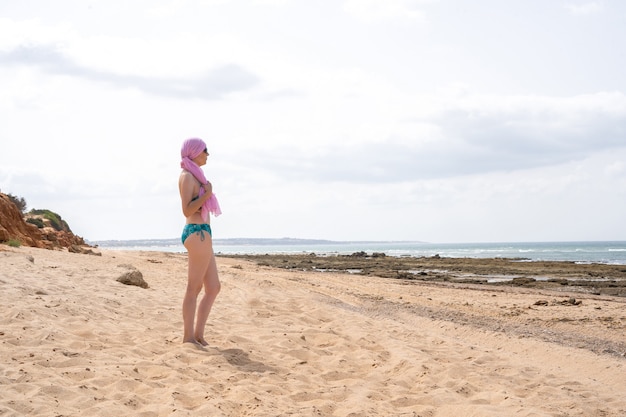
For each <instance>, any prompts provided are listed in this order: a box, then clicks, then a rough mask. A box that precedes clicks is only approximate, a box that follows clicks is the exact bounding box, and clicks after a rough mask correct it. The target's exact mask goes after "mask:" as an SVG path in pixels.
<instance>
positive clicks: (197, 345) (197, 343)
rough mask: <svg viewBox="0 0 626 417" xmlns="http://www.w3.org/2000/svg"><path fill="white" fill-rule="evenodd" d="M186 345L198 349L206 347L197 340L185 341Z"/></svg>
mask: <svg viewBox="0 0 626 417" xmlns="http://www.w3.org/2000/svg"><path fill="white" fill-rule="evenodd" d="M184 344H192V345H194V346H196V347H200V348H203V347H204V346H206V345H203V344H202V343H200V342H198V341H197V340H196V339H191V340H183V345H184Z"/></svg>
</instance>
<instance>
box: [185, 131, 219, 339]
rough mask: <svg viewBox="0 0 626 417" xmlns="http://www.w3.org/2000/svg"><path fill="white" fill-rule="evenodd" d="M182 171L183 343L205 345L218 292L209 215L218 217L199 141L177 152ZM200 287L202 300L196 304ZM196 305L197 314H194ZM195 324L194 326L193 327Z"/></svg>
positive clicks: (204, 149) (203, 148)
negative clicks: (184, 252)
mask: <svg viewBox="0 0 626 417" xmlns="http://www.w3.org/2000/svg"><path fill="white" fill-rule="evenodd" d="M180 155H181V162H180V166H181V168H182V169H183V171H182V172H181V173H180V178H179V179H178V189H179V191H180V199H181V202H182V208H183V214H184V215H185V217H186V219H187V220H186V222H185V228H184V229H183V235H182V241H183V245H184V246H185V248H186V249H187V253H188V272H187V274H188V275H187V291H186V292H185V298H184V299H183V323H184V334H183V343H194V344H197V345H200V346H206V345H208V343H207V341H206V339H205V338H204V327H205V325H206V321H207V319H208V317H209V313H210V312H211V307H212V306H213V302H214V301H215V298H216V297H217V294H218V293H219V292H220V280H219V277H218V275H217V265H216V263H215V254H214V253H213V240H212V235H211V225H210V213H213V214H214V215H215V216H219V215H220V214H221V211H220V207H219V204H218V202H217V198H216V197H215V194H213V186H212V185H211V183H210V182H208V181H207V180H206V178H205V177H204V173H203V172H202V169H201V168H200V167H201V166H203V165H205V164H206V161H207V158H208V156H209V152H208V151H207V147H206V144H205V143H204V141H203V140H202V139H197V138H192V139H187V140H186V141H184V142H183V146H182V148H181V151H180ZM202 287H204V296H203V297H202V299H201V300H200V302H199V303H197V299H198V295H199V294H200V291H201V290H202ZM196 305H197V311H196ZM194 321H195V326H194Z"/></svg>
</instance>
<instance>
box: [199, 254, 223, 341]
mask: <svg viewBox="0 0 626 417" xmlns="http://www.w3.org/2000/svg"><path fill="white" fill-rule="evenodd" d="M203 284H204V296H203V297H202V299H201V300H200V303H199V305H198V317H197V320H196V329H195V332H194V337H195V339H196V341H198V342H199V343H200V344H202V345H203V346H206V345H208V343H207V341H206V340H205V339H204V327H205V326H206V321H207V319H208V317H209V313H210V312H211V307H213V302H214V301H215V298H216V297H217V294H218V293H219V292H220V288H221V284H220V279H219V277H218V275H217V263H216V262H215V255H214V254H213V252H212V251H211V262H210V263H209V267H208V269H207V271H206V274H205V275H204V279H203Z"/></svg>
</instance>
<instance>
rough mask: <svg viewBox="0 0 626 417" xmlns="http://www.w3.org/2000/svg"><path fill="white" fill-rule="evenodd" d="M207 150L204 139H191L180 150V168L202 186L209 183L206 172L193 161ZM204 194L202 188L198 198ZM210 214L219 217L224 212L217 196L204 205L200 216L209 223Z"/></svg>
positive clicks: (213, 195) (212, 196) (213, 196)
mask: <svg viewBox="0 0 626 417" xmlns="http://www.w3.org/2000/svg"><path fill="white" fill-rule="evenodd" d="M205 149H206V144H205V143H204V141H203V140H202V139H197V138H191V139H187V140H186V141H184V142H183V146H182V148H181V149H180V157H181V161H180V167H181V168H182V169H184V170H186V171H189V172H191V174H192V175H193V176H194V177H195V178H196V179H197V180H198V181H200V184H207V183H208V181H207V179H206V177H205V176H204V172H202V169H200V167H199V166H198V164H196V163H195V162H193V161H192V159H193V158H195V157H197V156H198V155H200V154H201V153H202V152H204V150H205ZM202 194H204V187H200V192H199V193H198V196H201V195H202ZM209 212H210V213H213V214H214V215H215V216H219V215H220V214H222V210H221V209H220V204H219V203H218V202H217V197H216V196H215V194H212V195H211V197H209V198H208V199H207V200H206V201H205V202H204V204H203V205H202V208H201V211H200V215H201V216H202V219H203V220H204V221H207V219H208V218H209Z"/></svg>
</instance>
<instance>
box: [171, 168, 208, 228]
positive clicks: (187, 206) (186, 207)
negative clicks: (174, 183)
mask: <svg viewBox="0 0 626 417" xmlns="http://www.w3.org/2000/svg"><path fill="white" fill-rule="evenodd" d="M197 185H198V181H197V180H196V179H195V178H194V176H193V175H191V174H190V173H189V172H183V173H181V174H180V178H179V180H178V189H179V192H180V200H181V204H182V209H183V215H184V216H185V217H189V216H191V215H192V214H194V213H196V212H197V211H198V210H200V207H201V206H202V205H203V204H204V202H205V201H206V200H207V199H208V198H209V197H211V194H212V191H213V187H212V186H211V183H208V184H206V185H202V187H203V188H204V191H205V192H204V194H202V195H201V196H200V197H198V198H196V199H195V200H193V198H194V196H195V195H197V194H198V192H197V191H196V186H197Z"/></svg>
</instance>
